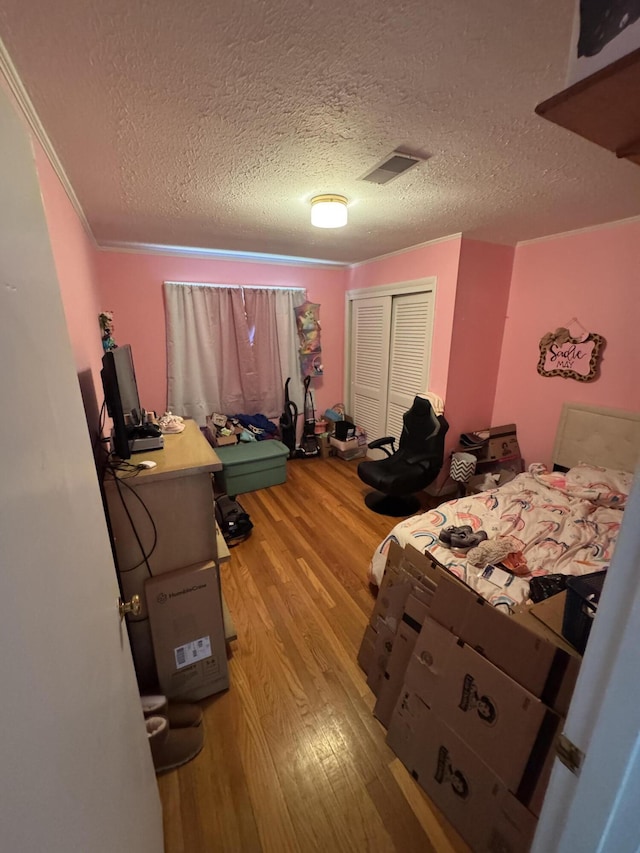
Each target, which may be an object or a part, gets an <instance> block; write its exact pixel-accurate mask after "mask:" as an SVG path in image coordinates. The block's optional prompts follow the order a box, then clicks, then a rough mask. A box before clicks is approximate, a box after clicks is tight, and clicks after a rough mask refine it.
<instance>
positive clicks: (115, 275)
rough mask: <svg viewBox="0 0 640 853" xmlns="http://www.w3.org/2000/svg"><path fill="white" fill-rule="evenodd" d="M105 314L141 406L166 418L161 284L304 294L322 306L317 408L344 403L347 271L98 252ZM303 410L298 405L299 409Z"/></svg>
mask: <svg viewBox="0 0 640 853" xmlns="http://www.w3.org/2000/svg"><path fill="white" fill-rule="evenodd" d="M97 269H98V275H99V280H100V287H101V290H102V293H103V294H104V308H106V309H107V310H113V311H114V326H115V338H116V341H118V342H119V343H129V344H131V346H132V350H133V357H134V361H135V367H136V377H137V380H138V386H139V391H140V398H141V403H142V405H143V406H144V407H145V408H147V409H155V410H156V411H158V412H163V411H164V410H165V408H166V404H167V352H166V328H165V310H164V298H163V293H162V284H163V282H164V281H193V282H209V283H216V284H246V285H251V284H258V285H273V286H277V287H304V288H306V289H307V293H308V296H309V299H310V301H312V302H318V303H320V305H321V309H320V322H321V325H322V357H323V363H324V376H323V377H322V378H318V379H314V381H313V388H314V396H315V400H316V405H317V408H318V409H320V410H322V411H324V409H326V408H328V407H329V406H331V405H333V404H334V403H336V402H338V401H341V400H342V396H343V394H342V386H343V371H344V291H345V285H346V280H347V270H346V268H337V269H330V268H329V269H315V268H308V267H296V266H288V265H287V266H285V265H281V264H264V263H263V264H260V263H249V262H242V261H220V260H213V259H208V258H193V257H183V256H176V255H159V254H144V253H127V252H110V251H109V252H106V251H102V252H98V253H97ZM296 402H298V403H299V405H300V406H301V405H302V400H300V401H296Z"/></svg>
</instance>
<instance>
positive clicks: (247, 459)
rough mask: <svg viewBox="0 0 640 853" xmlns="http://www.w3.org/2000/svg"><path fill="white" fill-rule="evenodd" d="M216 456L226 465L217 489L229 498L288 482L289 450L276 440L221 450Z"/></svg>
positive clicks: (237, 445) (221, 448)
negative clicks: (229, 496)
mask: <svg viewBox="0 0 640 853" xmlns="http://www.w3.org/2000/svg"><path fill="white" fill-rule="evenodd" d="M216 453H217V454H218V457H219V459H220V461H221V462H222V471H220V472H219V473H216V475H215V479H216V486H217V487H218V488H220V489H221V490H222V491H224V492H226V493H227V494H228V495H241V494H244V493H245V492H255V491H257V490H258V489H266V488H267V487H268V486H277V485H279V484H280V483H284V482H285V481H286V479H287V457H288V456H289V448H288V447H285V445H284V444H282V442H280V441H277V440H275V439H270V440H267V441H250V442H247V443H241V444H236V445H235V446H234V447H217V448H216Z"/></svg>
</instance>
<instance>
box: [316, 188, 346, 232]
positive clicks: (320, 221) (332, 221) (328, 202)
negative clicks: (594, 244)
mask: <svg viewBox="0 0 640 853" xmlns="http://www.w3.org/2000/svg"><path fill="white" fill-rule="evenodd" d="M311 224H312V225H315V226H316V228H342V226H343V225H346V224H347V200H346V198H345V197H344V196H343V195H335V194H334V193H329V194H328V195H317V196H315V197H314V198H312V199H311Z"/></svg>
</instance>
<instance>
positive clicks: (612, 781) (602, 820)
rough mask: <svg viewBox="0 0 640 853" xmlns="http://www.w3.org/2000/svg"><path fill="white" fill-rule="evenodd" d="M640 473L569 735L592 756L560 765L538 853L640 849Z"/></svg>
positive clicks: (549, 793) (588, 653) (539, 833)
mask: <svg viewBox="0 0 640 853" xmlns="http://www.w3.org/2000/svg"><path fill="white" fill-rule="evenodd" d="M639 576H640V472H638V473H637V474H636V479H635V483H634V489H633V493H632V495H631V497H630V499H629V502H628V505H627V508H626V509H625V511H624V520H623V522H622V528H621V530H620V534H619V537H618V543H617V546H616V551H615V554H614V555H613V560H612V562H611V567H610V569H609V573H608V575H607V582H606V584H605V587H604V591H603V594H602V598H601V600H600V604H599V606H598V615H597V618H596V620H595V622H594V624H593V630H592V632H591V635H590V637H589V644H588V646H587V650H586V653H585V656H584V660H583V662H582V667H581V669H580V676H579V678H578V682H577V684H576V689H575V692H574V695H573V700H572V702H571V707H570V708H569V713H568V715H567V720H566V723H565V727H564V731H565V733H566V735H567V737H568V738H569V740H570V741H571V742H572V743H574V744H575V745H576V746H577V747H578V748H579V749H581V750H582V751H583V752H584V753H585V755H586V757H585V759H584V763H583V766H582V768H581V770H580V774H579V775H578V776H575V775H573V774H572V773H571V772H570V771H569V770H568V769H567V768H566V767H564V765H562V764H561V763H560V762H559V761H558V760H557V759H556V762H555V766H554V769H553V774H552V776H551V781H550V783H549V789H548V791H547V796H546V797H545V802H544V807H543V810H542V814H541V816H540V822H539V824H538V830H537V832H536V837H535V840H534V844H533V848H532V849H533V851H534V853H549V851H553V853H575V851H580V853H592V851H593V853H595V851H601V853H636V851H637V850H638V849H640V821H639V820H638V804H639V803H640V722H639V719H638V708H639V707H640V668H639V667H638V639H639V638H640V584H638V577H639Z"/></svg>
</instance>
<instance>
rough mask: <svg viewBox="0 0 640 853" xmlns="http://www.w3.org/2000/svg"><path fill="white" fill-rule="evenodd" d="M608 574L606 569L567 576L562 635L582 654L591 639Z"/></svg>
mask: <svg viewBox="0 0 640 853" xmlns="http://www.w3.org/2000/svg"><path fill="white" fill-rule="evenodd" d="M606 575H607V571H606V569H605V570H604V571H602V572H592V573H591V574H589V575H582V576H579V577H568V578H567V600H566V602H565V606H564V615H563V618H562V635H563V636H564V637H565V638H566V639H567V640H568V641H569V642H570V643H571V645H572V646H574V647H575V648H576V649H577V650H578V651H579V652H580V654H583V653H584V650H585V648H586V645H587V640H588V639H589V633H590V631H591V624H592V622H593V619H594V617H595V615H596V611H597V610H598V602H599V601H600V594H601V592H602V587H603V586H604V580H605V577H606Z"/></svg>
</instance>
